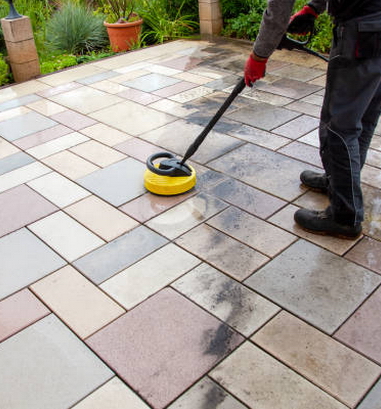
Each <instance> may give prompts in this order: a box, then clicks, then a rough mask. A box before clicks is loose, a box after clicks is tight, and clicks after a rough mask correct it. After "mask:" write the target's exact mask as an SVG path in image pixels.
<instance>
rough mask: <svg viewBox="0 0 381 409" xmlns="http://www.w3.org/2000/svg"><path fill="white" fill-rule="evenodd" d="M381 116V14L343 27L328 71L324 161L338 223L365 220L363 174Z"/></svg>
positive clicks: (323, 124) (322, 122) (322, 140)
mask: <svg viewBox="0 0 381 409" xmlns="http://www.w3.org/2000/svg"><path fill="white" fill-rule="evenodd" d="M380 112H381V12H380V13H377V14H372V15H369V16H364V17H361V18H357V19H352V20H348V21H346V22H344V23H339V24H337V25H336V26H335V29H334V39H333V45H332V49H331V54H330V61H329V63H328V70H327V82H326V92H325V97H324V103H323V107H322V111H321V120H320V128H319V137H320V156H321V159H322V163H323V167H324V170H325V172H326V175H327V177H328V180H329V197H330V203H331V205H330V207H331V210H332V212H333V217H334V219H335V221H337V222H338V223H342V224H346V225H355V224H358V223H361V222H362V221H363V219H364V206H363V197H362V192H361V185H360V183H361V179H360V172H361V169H362V167H363V166H364V163H365V159H366V154H367V151H368V148H369V145H370V142H371V139H372V136H373V133H374V130H375V127H376V126H377V122H378V119H379V117H380Z"/></svg>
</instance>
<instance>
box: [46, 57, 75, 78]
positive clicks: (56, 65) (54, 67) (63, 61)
mask: <svg viewBox="0 0 381 409" xmlns="http://www.w3.org/2000/svg"><path fill="white" fill-rule="evenodd" d="M77 64H78V62H77V57H76V56H75V55H72V54H61V55H56V54H50V55H49V56H47V60H46V61H41V60H40V68H41V74H48V73H50V72H54V71H58V70H62V69H63V68H66V67H72V66H73V65H77Z"/></svg>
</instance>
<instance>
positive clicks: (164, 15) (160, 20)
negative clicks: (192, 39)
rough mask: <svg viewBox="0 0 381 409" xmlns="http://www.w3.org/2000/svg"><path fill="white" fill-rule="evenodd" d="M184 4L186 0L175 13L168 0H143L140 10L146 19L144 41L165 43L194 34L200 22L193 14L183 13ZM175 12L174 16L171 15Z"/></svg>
mask: <svg viewBox="0 0 381 409" xmlns="http://www.w3.org/2000/svg"><path fill="white" fill-rule="evenodd" d="M184 4H185V0H183V1H182V3H181V4H180V6H179V8H178V9H177V10H176V13H174V11H173V9H170V8H169V3H168V1H167V0H143V1H142V3H141V4H140V7H139V10H138V13H139V15H140V16H142V17H143V21H144V27H143V36H142V41H144V42H147V43H148V44H154V43H163V42H164V41H168V40H175V39H178V38H186V37H189V36H191V35H192V34H194V33H195V32H196V31H197V30H198V27H199V24H198V22H197V21H195V20H194V19H193V18H192V16H190V15H184V14H182V8H183V5H184ZM173 13H174V17H171V14H173Z"/></svg>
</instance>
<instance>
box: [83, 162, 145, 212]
mask: <svg viewBox="0 0 381 409" xmlns="http://www.w3.org/2000/svg"><path fill="white" fill-rule="evenodd" d="M145 170H146V166H145V165H144V164H143V163H141V162H139V161H137V160H136V159H133V158H127V159H125V160H122V161H120V162H117V163H114V164H112V165H110V166H107V167H106V168H103V169H100V170H97V171H95V172H93V173H90V174H89V175H86V176H84V177H83V178H80V179H78V180H77V182H78V183H79V184H80V185H81V186H83V187H84V188H86V189H88V190H90V191H91V192H93V193H95V194H96V195H97V196H99V197H101V198H102V199H104V200H106V201H107V202H109V203H111V204H113V205H114V206H120V205H122V204H123V203H126V202H128V201H129V200H131V199H134V198H135V197H137V196H140V195H142V194H143V193H145V191H146V190H145V188H144V181H143V174H144V171H145Z"/></svg>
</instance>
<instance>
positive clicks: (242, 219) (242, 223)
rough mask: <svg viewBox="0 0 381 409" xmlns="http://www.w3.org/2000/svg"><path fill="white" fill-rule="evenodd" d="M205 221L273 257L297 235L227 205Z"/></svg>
mask: <svg viewBox="0 0 381 409" xmlns="http://www.w3.org/2000/svg"><path fill="white" fill-rule="evenodd" d="M207 223H208V224H209V225H210V226H212V227H214V228H215V229H218V230H220V231H222V232H224V233H225V234H228V235H230V236H232V237H234V238H235V239H236V240H239V241H241V242H243V243H245V244H246V245H248V246H250V247H252V248H254V249H255V250H257V251H260V252H261V253H263V254H265V255H266V256H268V257H274V256H276V255H277V254H278V253H280V252H281V251H283V250H284V249H285V248H286V247H288V246H289V245H290V244H292V243H293V242H294V241H295V240H297V237H296V236H294V235H293V234H290V233H288V232H286V231H284V230H282V229H280V228H278V227H276V226H273V225H272V224H270V223H268V222H266V221H264V220H261V219H259V218H258V217H255V216H252V215H250V214H249V213H246V212H244V211H243V210H240V209H238V208H235V207H229V208H228V209H226V210H224V211H223V212H221V213H220V214H218V215H217V216H215V217H213V218H211V219H210V220H208V221H207Z"/></svg>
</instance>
